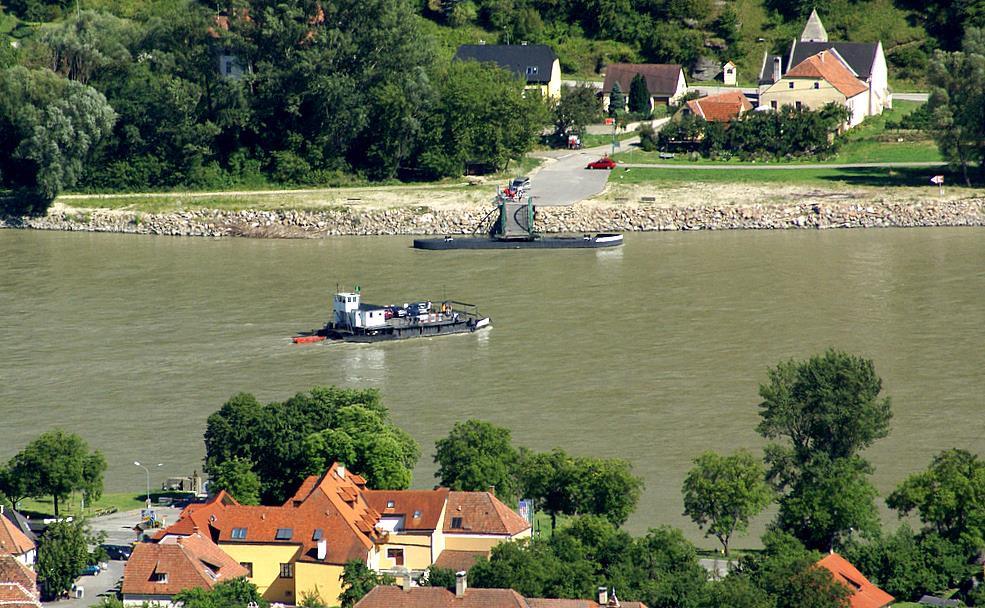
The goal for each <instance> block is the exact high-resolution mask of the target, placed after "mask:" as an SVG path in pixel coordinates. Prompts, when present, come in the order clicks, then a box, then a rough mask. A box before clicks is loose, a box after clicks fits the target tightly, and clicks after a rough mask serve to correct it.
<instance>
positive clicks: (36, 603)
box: [0, 554, 41, 608]
mask: <svg viewBox="0 0 985 608" xmlns="http://www.w3.org/2000/svg"><path fill="white" fill-rule="evenodd" d="M0 606H2V607H3V608H41V601H40V594H39V593H38V586H37V575H35V573H34V571H33V570H31V569H30V568H28V567H27V566H26V565H25V564H24V563H23V562H21V561H20V560H18V559H17V558H15V557H14V556H13V555H10V554H0Z"/></svg>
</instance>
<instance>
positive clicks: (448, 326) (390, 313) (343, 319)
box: [294, 292, 491, 344]
mask: <svg viewBox="0 0 985 608" xmlns="http://www.w3.org/2000/svg"><path fill="white" fill-rule="evenodd" d="M490 326H491V323H490V321H489V317H483V316H480V315H479V311H478V308H477V307H476V306H475V305H474V304H466V303H465V302H458V301H455V300H445V301H443V302H439V303H437V304H436V305H435V304H433V303H432V302H430V301H424V302H414V303H412V304H403V305H402V306H401V305H390V306H377V305H373V304H366V303H363V302H362V301H361V297H360V294H359V293H358V292H341V293H336V294H335V297H334V298H333V299H332V320H331V321H329V322H328V323H327V324H326V325H325V327H323V328H321V329H319V330H317V331H315V332H313V333H312V334H310V335H306V336H297V337H295V338H294V343H295V344H302V343H307V342H317V341H321V340H337V341H342V342H363V343H368V342H385V341H388V340H404V339H407V338H423V337H426V336H447V335H451V334H462V333H470V332H474V331H478V330H481V329H484V328H487V327H490Z"/></svg>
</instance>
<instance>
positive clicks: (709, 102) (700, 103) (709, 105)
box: [681, 91, 752, 122]
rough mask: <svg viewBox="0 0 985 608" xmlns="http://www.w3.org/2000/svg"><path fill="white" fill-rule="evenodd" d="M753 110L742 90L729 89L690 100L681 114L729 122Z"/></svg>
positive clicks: (711, 120) (712, 120) (709, 120)
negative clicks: (725, 91)
mask: <svg viewBox="0 0 985 608" xmlns="http://www.w3.org/2000/svg"><path fill="white" fill-rule="evenodd" d="M751 110H752V103H751V102H750V101H749V99H748V98H747V97H746V96H745V95H744V94H743V93H742V91H729V92H727V93H721V94H719V95H708V96H707V97H702V98H700V99H691V100H688V102H687V103H686V104H685V105H684V108H682V109H681V114H682V115H684V116H688V115H693V116H698V117H700V118H703V119H705V120H707V121H708V122H729V121H731V120H734V119H736V118H739V117H740V116H742V115H743V114H745V113H746V112H749V111H751Z"/></svg>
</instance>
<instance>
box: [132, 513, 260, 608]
mask: <svg viewBox="0 0 985 608" xmlns="http://www.w3.org/2000/svg"><path fill="white" fill-rule="evenodd" d="M248 574H249V572H248V571H247V569H246V568H245V567H243V566H242V565H240V564H239V563H238V562H237V561H236V560H234V559H233V558H231V557H230V556H229V555H227V554H226V553H225V552H224V551H223V550H222V549H220V548H219V547H218V545H216V544H215V543H214V542H212V539H211V538H209V537H207V536H205V535H203V534H202V533H201V532H197V531H196V532H194V533H192V534H190V535H187V536H177V535H172V536H167V537H165V538H164V539H162V540H161V541H160V542H157V543H140V544H138V545H137V546H136V547H134V549H133V553H132V554H131V555H130V559H129V560H128V561H127V565H126V568H125V569H124V572H123V584H122V586H121V587H120V592H121V594H122V595H123V604H124V605H126V606H142V605H144V604H145V603H149V604H151V605H159V606H162V607H167V606H171V603H172V599H173V598H174V596H175V595H176V594H177V593H179V592H180V591H183V590H185V589H211V588H212V587H214V586H215V585H216V584H217V583H220V582H223V581H229V580H233V579H235V578H237V577H240V576H247V575H248Z"/></svg>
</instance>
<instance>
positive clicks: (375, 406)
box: [205, 387, 420, 504]
mask: <svg viewBox="0 0 985 608" xmlns="http://www.w3.org/2000/svg"><path fill="white" fill-rule="evenodd" d="M205 453H206V457H205V468H206V472H208V473H209V474H210V475H213V474H216V473H217V472H218V471H219V470H220V466H221V465H223V463H226V462H228V461H230V460H233V459H235V458H241V459H244V460H246V461H248V462H250V463H252V465H253V466H252V469H253V472H254V473H256V475H257V477H258V478H259V480H260V488H261V491H260V497H261V499H262V501H263V502H264V503H268V504H280V503H282V502H283V501H284V500H286V499H287V498H288V497H289V496H290V495H291V493H292V492H293V491H294V490H295V489H296V488H297V486H298V485H299V484H300V483H301V481H302V480H304V478H305V477H307V476H308V475H316V474H320V473H323V472H324V471H325V470H326V469H327V468H328V466H330V465H331V464H332V463H333V462H341V463H343V464H345V465H347V466H348V467H350V468H351V470H352V471H354V472H355V473H358V474H360V475H362V476H363V477H365V478H366V482H367V484H368V485H369V487H371V488H377V489H383V488H386V489H400V488H407V487H408V486H409V485H410V480H411V471H412V470H413V467H414V465H415V464H416V463H417V459H418V457H419V455H420V448H419V447H418V445H417V443H416V442H415V441H414V440H413V439H412V438H411V437H410V436H409V435H408V434H407V433H406V432H404V431H403V430H401V429H400V428H398V427H397V426H395V425H394V424H393V423H392V422H391V421H390V417H389V412H388V411H387V409H386V407H385V406H384V405H383V403H382V402H381V400H380V395H379V393H378V392H377V391H376V390H373V389H366V390H356V389H342V388H337V387H315V388H313V389H311V391H309V392H307V393H298V394H297V395H295V396H294V397H291V398H290V399H288V400H287V401H284V402H273V403H269V404H267V405H261V404H260V403H259V402H258V401H257V400H256V398H255V397H254V396H253V395H249V394H245V393H244V394H239V395H236V396H234V397H233V398H232V399H230V400H229V401H227V402H226V403H225V405H223V406H222V408H221V409H220V410H219V411H218V412H216V413H214V414H212V415H211V416H209V419H208V423H207V428H206V431H205Z"/></svg>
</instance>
